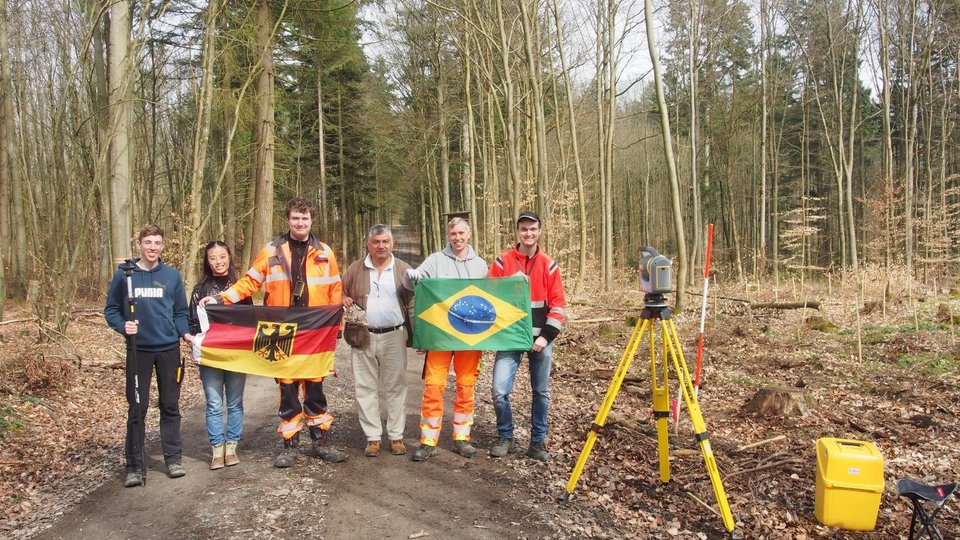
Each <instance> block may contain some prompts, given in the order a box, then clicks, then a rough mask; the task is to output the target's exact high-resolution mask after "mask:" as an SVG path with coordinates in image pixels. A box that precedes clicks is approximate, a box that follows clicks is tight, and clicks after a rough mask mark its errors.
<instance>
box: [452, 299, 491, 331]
mask: <svg viewBox="0 0 960 540" xmlns="http://www.w3.org/2000/svg"><path fill="white" fill-rule="evenodd" d="M447 320H448V321H449V322H450V326H452V327H453V328H454V329H456V330H457V331H458V332H462V333H464V334H480V333H483V332H486V331H487V330H488V329H489V328H490V327H491V326H493V323H494V321H496V320H497V310H496V308H495V307H493V303H491V302H490V301H489V300H487V299H486V298H483V297H482V296H476V295H468V296H461V297H460V298H458V299H457V300H456V301H455V302H454V303H453V305H452V306H450V311H448V312H447Z"/></svg>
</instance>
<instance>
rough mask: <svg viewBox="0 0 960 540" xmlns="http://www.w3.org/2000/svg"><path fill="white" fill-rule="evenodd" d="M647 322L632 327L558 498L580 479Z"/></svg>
mask: <svg viewBox="0 0 960 540" xmlns="http://www.w3.org/2000/svg"><path fill="white" fill-rule="evenodd" d="M649 323H650V321H649V320H646V319H640V320H638V321H637V324H636V326H634V328H633V334H631V335H630V341H628V342H627V348H626V349H624V351H623V356H622V357H620V363H619V364H618V365H617V371H616V373H615V374H614V375H613V380H612V381H610V386H609V387H608V388H607V395H606V396H605V397H604V398H603V404H602V405H600V411H599V412H597V417H596V418H595V419H594V421H593V426H592V427H591V428H590V433H588V434H587V442H586V444H584V445H583V449H582V450H581V451H580V457H579V458H578V459H577V464H576V465H574V467H573V472H571V473H570V479H569V480H567V488H566V492H565V493H564V494H563V496H562V497H561V498H560V500H561V501H565V500H567V499H568V498H569V497H570V494H571V493H573V490H574V488H576V487H577V481H578V480H580V475H581V474H582V473H583V466H584V465H586V463H587V458H588V457H590V451H591V450H593V444H594V443H595V442H596V441H597V433H599V432H600V431H601V430H602V429H603V425H604V423H605V422H606V421H607V415H608V414H610V409H611V408H612V407H613V401H614V400H615V399H616V397H617V393H618V392H619V391H620V385H621V384H622V383H623V379H624V378H625V377H626V376H627V370H628V369H629V368H630V362H631V361H633V357H634V356H635V355H636V354H637V348H638V347H639V346H640V342H641V341H642V337H643V332H644V331H645V330H646V328H647V326H648V325H649Z"/></svg>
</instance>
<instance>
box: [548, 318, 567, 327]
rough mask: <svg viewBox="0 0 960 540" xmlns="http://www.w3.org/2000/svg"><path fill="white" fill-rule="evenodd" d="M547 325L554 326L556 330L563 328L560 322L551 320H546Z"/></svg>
mask: <svg viewBox="0 0 960 540" xmlns="http://www.w3.org/2000/svg"><path fill="white" fill-rule="evenodd" d="M547 324H549V325H550V326H554V327H556V328H563V325H562V324H560V321H558V320H556V319H553V318H547Z"/></svg>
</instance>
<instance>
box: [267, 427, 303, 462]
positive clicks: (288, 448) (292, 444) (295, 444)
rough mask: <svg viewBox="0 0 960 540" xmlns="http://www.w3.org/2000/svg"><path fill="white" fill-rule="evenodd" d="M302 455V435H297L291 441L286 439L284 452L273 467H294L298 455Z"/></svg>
mask: <svg viewBox="0 0 960 540" xmlns="http://www.w3.org/2000/svg"><path fill="white" fill-rule="evenodd" d="M299 453H300V434H299V433H297V434H295V435H294V436H293V437H291V438H290V439H284V441H283V451H281V452H280V455H279V456H277V459H275V460H274V461H273V466H274V467H276V468H278V469H286V468H289V467H293V464H294V463H296V462H297V454H299Z"/></svg>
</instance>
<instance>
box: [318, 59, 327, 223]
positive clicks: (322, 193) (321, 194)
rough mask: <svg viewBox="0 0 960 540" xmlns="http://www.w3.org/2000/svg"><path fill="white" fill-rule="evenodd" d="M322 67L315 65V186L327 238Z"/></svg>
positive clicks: (320, 215) (320, 216)
mask: <svg viewBox="0 0 960 540" xmlns="http://www.w3.org/2000/svg"><path fill="white" fill-rule="evenodd" d="M323 71H324V70H323V67H322V66H317V150H318V152H319V153H318V155H317V162H318V165H319V168H320V171H319V175H320V184H319V187H318V188H317V199H318V200H317V202H318V205H317V213H318V214H319V215H318V216H317V217H318V218H320V219H319V220H318V221H319V225H320V231H319V234H320V238H323V239H325V238H327V236H328V231H329V226H328V224H327V217H328V214H330V201H329V200H328V197H329V195H328V194H327V142H326V140H325V139H324V119H323Z"/></svg>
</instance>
